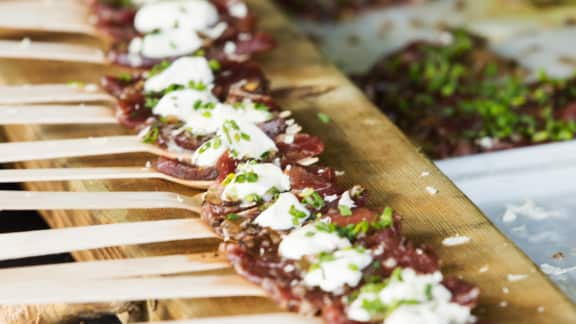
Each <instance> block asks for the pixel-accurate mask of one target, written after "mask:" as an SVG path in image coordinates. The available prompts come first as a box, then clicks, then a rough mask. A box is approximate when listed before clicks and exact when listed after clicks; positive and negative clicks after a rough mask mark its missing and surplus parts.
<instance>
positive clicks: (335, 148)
mask: <svg viewBox="0 0 576 324" xmlns="http://www.w3.org/2000/svg"><path fill="white" fill-rule="evenodd" d="M248 3H249V4H250V5H251V7H253V9H254V10H255V12H256V14H257V15H258V16H259V17H261V18H262V19H261V20H262V21H261V22H262V27H263V29H264V30H266V31H268V32H270V33H271V34H273V35H274V36H275V37H277V38H278V41H279V44H280V46H279V48H278V49H276V50H275V51H274V52H273V53H271V54H269V55H267V56H265V57H262V58H261V59H260V63H261V64H262V65H263V66H264V68H265V70H266V73H267V75H268V76H269V77H270V79H271V81H272V86H273V88H274V89H275V94H276V98H277V99H278V100H279V102H280V103H281V104H282V105H283V106H285V107H286V108H287V109H291V110H293V111H294V113H295V118H296V119H297V120H298V121H299V122H300V123H301V124H302V126H303V127H304V128H305V129H308V130H310V131H311V133H313V134H315V135H319V136H321V137H322V138H323V139H324V140H325V142H326V146H327V151H326V153H325V154H324V155H323V157H322V160H323V161H325V162H326V163H327V164H330V165H332V166H334V167H335V168H336V169H342V170H347V172H346V174H345V175H344V176H343V178H342V181H343V182H344V183H345V184H352V183H362V184H364V185H365V186H366V188H367V189H368V190H369V191H370V192H372V195H371V197H372V200H371V201H370V202H369V204H370V205H391V206H392V207H393V208H394V209H396V210H397V211H398V212H399V213H400V214H402V215H404V218H405V222H404V224H405V229H404V231H405V232H406V233H407V235H408V236H409V237H411V238H413V239H414V240H416V241H417V242H427V243H429V244H431V245H433V246H434V247H435V248H437V250H438V252H439V254H440V257H441V259H442V260H443V262H444V263H443V269H444V270H445V272H446V273H447V274H448V275H458V276H461V277H462V278H464V279H467V280H470V281H472V282H474V283H475V284H477V285H478V286H479V287H480V289H481V291H482V295H481V299H480V306H479V308H478V313H479V315H480V317H481V318H482V319H484V320H486V321H487V322H496V323H511V322H522V323H567V322H575V321H576V309H575V308H574V305H573V304H572V303H571V302H570V301H569V300H568V299H567V298H566V297H565V295H564V294H562V293H561V292H560V291H559V290H557V289H556V288H555V286H554V285H553V284H552V283H551V282H550V281H549V280H548V279H547V278H546V276H545V275H543V274H542V273H541V272H540V271H539V270H538V268H537V267H536V266H535V265H534V264H533V263H532V262H531V261H530V260H529V259H528V258H527V257H526V256H525V255H524V254H522V253H521V252H520V251H519V249H518V248H516V247H515V246H514V245H513V244H512V243H511V242H510V241H509V240H508V239H506V238H505V236H504V235H502V234H501V233H500V232H499V231H498V230H497V229H496V228H495V227H494V226H493V225H492V223H491V222H490V221H488V220H487V219H486V218H485V217H484V216H483V215H482V213H481V212H480V211H479V210H478V209H477V208H476V207H475V206H474V205H473V204H472V203H470V201H469V200H468V199H467V198H466V197H465V196H464V195H463V194H462V193H461V192H460V191H459V190H458V189H456V187H455V186H454V185H453V184H452V183H451V181H450V180H449V179H448V178H446V177H445V176H444V175H442V174H441V173H440V172H439V171H438V170H437V169H436V167H435V166H434V164H432V163H431V162H430V161H428V160H427V159H425V158H424V157H423V156H422V155H421V154H420V153H419V152H418V151H417V150H416V148H414V147H413V146H412V145H411V144H410V143H409V142H408V140H407V139H406V138H405V136H404V135H402V134H401V132H400V131H399V130H398V129H397V128H396V127H395V126H394V125H392V124H391V123H390V122H389V121H388V120H387V119H386V117H384V116H383V115H382V114H381V113H380V112H379V111H378V110H377V109H376V108H375V107H374V106H373V105H372V104H370V103H369V101H368V100H367V99H366V98H365V97H364V96H363V95H362V94H361V93H360V91H359V90H358V89H356V88H355V87H354V86H352V84H351V83H350V82H349V81H348V80H347V79H346V78H345V77H344V76H343V75H342V74H341V73H340V72H339V71H338V70H337V69H336V68H335V67H334V66H332V65H331V64H330V63H328V62H327V61H326V60H325V59H324V58H323V57H322V56H321V55H319V53H318V52H317V51H316V50H315V48H314V47H313V46H312V44H311V43H310V42H308V41H307V40H306V38H305V37H304V36H303V35H302V34H300V33H298V32H296V31H295V29H294V28H293V27H291V25H290V23H289V22H288V20H287V19H286V18H285V17H284V16H282V15H281V14H280V13H279V11H278V10H277V9H276V8H275V7H273V6H272V5H271V4H270V3H269V2H265V1H261V0H251V1H248ZM69 40H70V41H74V42H76V41H77V39H73V38H70V39H69ZM21 63H25V64H14V62H9V61H4V62H2V63H1V64H0V73H1V74H0V75H2V78H3V80H2V81H3V82H4V83H6V84H21V83H25V82H33V83H39V82H67V81H70V80H78V81H83V82H95V81H96V80H97V76H99V75H101V74H102V73H103V72H105V71H104V69H102V67H97V66H92V67H86V66H85V65H73V64H66V65H64V64H56V63H53V64H52V63H51V64H48V63H40V62H21ZM318 112H323V113H326V114H328V115H329V116H330V117H331V119H332V121H331V122H330V123H329V124H324V123H322V122H321V121H319V120H318V119H317V118H316V116H317V113H318ZM125 132H126V131H125V130H123V129H122V128H120V127H119V126H110V127H101V126H98V127H96V126H74V127H71V126H10V127H5V134H6V136H7V138H8V139H9V140H11V141H30V140H38V139H56V138H73V137H89V136H92V137H95V136H101V135H113V134H121V133H125ZM149 158H150V157H149V156H146V155H139V154H134V155H132V154H130V155H122V156H120V155H119V156H113V157H93V158H82V159H80V158H78V159H65V160H55V161H35V162H28V163H24V164H21V165H20V166H23V167H28V168H36V167H63V166H68V167H81V166H94V165H98V166H110V165H114V166H120V165H134V163H141V165H143V166H144V165H145V164H146V161H147V160H148V159H149ZM423 172H429V173H430V174H429V175H428V176H425V177H423V176H422V173H423ZM429 186H432V187H434V188H436V189H437V190H438V193H437V194H435V195H432V194H430V193H429V191H428V190H426V188H427V187H429ZM26 187H27V188H29V189H32V190H69V191H108V190H109V191H126V190H132V191H136V190H142V191H147V190H154V191H175V192H179V193H181V194H184V195H188V194H190V195H192V194H194V193H197V192H196V191H193V190H191V189H186V188H183V187H181V186H178V185H175V184H170V183H166V182H163V181H151V180H150V181H141V180H129V181H85V182H66V183H64V182H62V183H56V182H52V183H30V184H26ZM43 215H44V217H45V218H46V219H47V220H48V221H49V223H50V224H51V225H52V226H53V227H65V226H78V225H87V224H102V223H111V222H126V221H141V220H152V219H167V218H177V217H189V216H190V215H189V214H187V213H186V212H183V211H173V210H154V211H151V210H130V211H84V212H68V211H66V212H65V211H57V212H43ZM126 235H130V233H126ZM454 235H461V236H467V237H469V238H470V242H469V243H468V244H464V245H459V246H452V247H443V245H442V241H443V240H444V239H446V238H447V237H451V236H454ZM216 243H217V242H215V241H209V240H207V241H204V242H200V243H199V242H198V241H195V242H194V243H191V242H178V243H164V244H149V245H144V246H128V247H118V248H109V249H101V250H94V251H81V252H78V253H75V256H76V257H77V258H78V259H79V260H92V259H112V258H127V257H143V256H151V255H165V254H174V253H190V252H199V251H214V250H215V248H216ZM496 251H497V253H495V252H496ZM510 275H523V276H525V277H523V280H518V281H516V280H512V281H510V280H509V278H510ZM504 287H507V288H508V289H509V290H510V291H509V293H507V294H505V293H503V288H504ZM147 305H148V306H149V307H147V312H146V314H145V315H146V316H144V317H149V318H150V319H156V320H158V319H163V320H165V319H181V318H191V317H204V316H225V315H230V314H246V313H262V312H271V311H279V309H278V308H277V307H276V306H274V305H273V303H272V302H270V301H267V300H265V299H262V298H222V299H201V300H183V299H176V300H162V301H158V302H155V301H149V302H148V303H147ZM303 322H306V319H303Z"/></svg>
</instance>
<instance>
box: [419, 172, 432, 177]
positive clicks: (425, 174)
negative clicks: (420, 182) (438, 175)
mask: <svg viewBox="0 0 576 324" xmlns="http://www.w3.org/2000/svg"><path fill="white" fill-rule="evenodd" d="M429 175H430V172H428V171H422V173H420V176H421V177H427V176H429Z"/></svg>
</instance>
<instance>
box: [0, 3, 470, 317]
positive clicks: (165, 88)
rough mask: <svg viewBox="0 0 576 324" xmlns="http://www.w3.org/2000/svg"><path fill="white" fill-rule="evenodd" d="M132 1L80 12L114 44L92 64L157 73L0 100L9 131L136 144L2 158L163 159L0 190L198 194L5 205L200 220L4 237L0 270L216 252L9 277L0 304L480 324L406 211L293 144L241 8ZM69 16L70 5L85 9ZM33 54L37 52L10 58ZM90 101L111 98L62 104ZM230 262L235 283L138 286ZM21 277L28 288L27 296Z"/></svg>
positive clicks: (16, 147)
mask: <svg viewBox="0 0 576 324" xmlns="http://www.w3.org/2000/svg"><path fill="white" fill-rule="evenodd" d="M142 2H146V3H140V1H134V2H130V3H128V4H127V3H126V2H125V1H119V2H114V1H94V2H90V3H89V5H88V7H87V8H90V10H91V11H92V13H93V14H94V17H96V18H94V22H93V23H94V25H95V26H97V27H96V28H97V29H96V30H98V33H99V34H101V33H103V32H104V33H105V35H107V36H106V37H108V38H109V39H111V40H112V46H111V47H110V51H109V52H108V54H107V55H105V56H102V57H101V58H102V61H100V62H102V63H103V62H104V60H105V61H106V62H111V63H115V64H121V65H127V66H131V67H143V68H148V67H151V69H150V70H147V71H136V72H132V73H129V74H120V75H116V76H108V77H105V78H103V81H102V84H101V86H100V87H96V86H92V85H88V86H86V85H78V84H75V85H73V86H70V85H46V86H27V87H25V88H22V87H5V88H3V89H2V90H0V93H3V94H5V95H3V96H2V99H1V100H2V102H1V103H2V104H4V105H6V106H4V107H1V108H0V115H1V116H5V117H6V121H7V122H6V124H9V123H19V124H21V123H43V122H45V123H57V124H61V123H66V122H69V123H72V124H78V123H86V124H92V123H95V122H96V123H116V122H118V123H120V124H121V125H122V126H124V127H127V128H130V129H134V130H135V131H137V132H138V135H132V136H119V137H104V138H86V139H70V140H58V141H40V142H26V143H2V144H0V161H1V162H21V161H26V160H35V159H53V158H62V157H76V156H90V155H107V154H118V153H130V152H148V153H152V154H154V155H156V156H157V157H158V158H157V160H156V161H155V162H154V163H151V164H150V165H148V166H147V167H145V168H142V167H136V168H90V169H35V170H12V169H8V170H2V172H1V173H0V179H1V180H0V181H5V182H15V181H16V182H20V181H52V180H73V179H110V178H114V179H118V178H162V179H165V180H168V181H173V182H176V183H180V184H183V185H188V186H190V187H194V188H198V189H206V190H207V191H206V192H205V193H204V194H202V195H199V196H193V197H187V196H183V195H179V194H177V193H164V192H100V193H97V192H59V193H57V192H1V193H0V200H1V201H0V204H1V206H2V207H1V208H2V209H3V210H25V209H32V210H36V209H127V208H176V209H184V210H189V211H191V212H194V213H197V214H199V215H200V219H195V218H191V219H177V220H162V221H150V222H144V223H127V224H110V225H99V226H90V227H78V228H69V229H58V230H47V231H38V232H26V233H14V234H3V235H0V242H2V243H4V244H0V259H3V260H6V259H13V258H20V257H28V256H35V255H44V254H51V253H59V252H67V251H73V250H81V249H92V248H100V247H108V246H116V245H125V244H139V243H151V242H162V241H174V240H185V239H205V238H219V239H221V240H222V244H221V248H220V250H221V251H222V252H223V253H222V255H216V256H214V255H212V254H210V255H206V254H203V255H193V256H168V257H157V258H147V259H132V260H124V261H114V262H110V261H107V262H98V263H87V264H71V265H64V266H62V265H59V266H42V267H39V268H28V269H17V270H16V269H8V270H2V271H0V281H1V282H3V288H4V289H5V290H6V291H8V292H9V293H5V294H3V297H0V298H1V299H0V304H4V305H7V304H30V303H32V304H35V303H40V304H42V303H55V302H71V303H79V302H95V301H107V300H135V299H146V298H172V297H189V298H207V297H224V296H259V297H261V296H269V297H271V298H273V299H274V300H275V301H276V302H277V303H278V304H279V305H281V306H282V307H284V308H285V309H287V310H290V311H294V312H299V313H301V314H305V315H321V316H322V317H323V319H324V320H325V321H326V322H327V323H354V322H370V323H371V322H383V321H384V322H385V323H406V322H438V323H455V324H456V323H469V322H473V321H475V318H474V316H472V315H471V310H472V308H473V307H474V306H475V304H476V302H477V298H478V295H479V291H478V289H477V288H476V287H474V286H473V285H471V284H469V283H466V282H464V281H462V280H460V279H456V278H444V277H443V275H442V273H441V271H440V268H439V260H438V258H437V256H436V255H435V253H434V252H433V251H432V250H431V249H430V248H427V247H420V246H416V245H414V244H413V243H411V242H410V241H408V240H407V239H406V238H405V237H404V236H403V235H402V233H401V230H400V216H399V215H397V214H395V213H394V212H393V210H392V209H391V208H389V207H386V208H381V209H371V208H368V207H366V206H365V204H366V200H367V193H366V191H365V190H364V188H363V187H361V186H353V187H351V188H348V189H344V188H341V187H340V186H339V185H338V183H337V173H338V172H336V171H335V170H333V169H332V168H330V167H325V166H320V165H318V155H320V154H321V153H322V151H323V150H324V144H323V142H322V141H321V140H320V139H319V138H317V137H315V136H312V135H309V134H306V133H302V128H301V127H300V126H299V125H298V124H297V123H296V121H295V120H294V119H292V118H291V114H290V112H289V111H286V110H283V109H282V108H281V107H279V106H278V105H277V104H276V103H275V101H274V100H273V98H272V97H271V95H270V90H269V86H268V81H267V80H266V77H265V76H264V74H263V73H262V71H261V70H260V68H259V67H258V66H257V65H256V64H254V63H251V62H250V61H249V58H250V57H251V56H252V55H254V54H256V53H258V52H262V51H267V50H270V49H271V48H272V46H273V41H272V40H271V38H270V37H269V36H266V35H264V34H262V33H260V32H257V31H256V28H255V22H254V17H253V15H252V14H251V13H250V12H249V10H248V8H247V7H246V5H245V4H244V3H243V2H242V1H238V0H211V1H206V0H188V1H184V0H179V1H169V2H162V1H158V2H156V1H142ZM70 5H71V6H74V8H76V9H74V10H80V9H78V8H79V7H78V6H79V4H78V3H71V4H70ZM86 30H88V29H86ZM26 46H31V44H24V45H22V44H21V46H20V48H19V49H18V51H20V50H22V47H26ZM0 51H1V50H0ZM76 58H77V57H76ZM92 62H94V61H92ZM92 100H94V101H98V102H101V101H104V102H106V103H107V105H105V106H101V105H92V104H89V105H84V106H82V107H78V106H77V105H73V104H71V103H72V102H78V101H80V102H84V103H89V102H90V101H92ZM56 102H57V103H58V105H55V103H56ZM8 104H10V106H7V105H8ZM14 104H19V105H14ZM24 104H26V105H28V104H35V105H36V106H26V105H24ZM38 104H40V106H38ZM109 106H114V107H115V109H111V108H110V107H109ZM39 112H41V113H42V114H41V115H39ZM126 233H131V235H128V236H127V235H126ZM184 258H185V259H184ZM166 263H168V264H169V265H170V266H167V265H166ZM136 265H138V266H136ZM229 267H233V268H234V269H235V270H236V272H237V273H238V274H239V276H238V275H213V276H205V275H204V276H186V277H168V278H132V277H139V276H144V275H160V274H173V273H181V272H201V271H207V270H214V269H224V268H229ZM71 271H72V272H74V277H75V278H72V279H71V280H70V281H69V285H66V286H65V287H61V285H62V283H61V282H58V281H57V280H56V279H61V278H63V277H65V276H67V274H69V273H70V272H71ZM15 276H16V277H17V278H18V282H14V278H15ZM126 277H130V278H128V279H119V278H126ZM242 277H243V278H242ZM24 279H27V282H28V283H29V282H34V283H35V285H34V286H33V287H31V286H29V285H28V286H25V287H24V286H23V285H21V284H20V282H22V280H24ZM245 279H248V281H250V282H251V283H249V282H247V281H246V280H245ZM4 283H5V285H4ZM258 286H260V287H258ZM151 287H153V289H151ZM55 290H57V291H58V294H54V293H53V292H54V291H55ZM281 316H283V315H281ZM262 318H263V320H266V319H270V317H262ZM279 318H280V319H284V320H286V322H290V321H292V322H293V321H294V320H295V319H294V318H293V317H289V316H288V317H279ZM277 319H278V318H277ZM249 320H254V318H250V319H249ZM303 320H304V319H302V321H303Z"/></svg>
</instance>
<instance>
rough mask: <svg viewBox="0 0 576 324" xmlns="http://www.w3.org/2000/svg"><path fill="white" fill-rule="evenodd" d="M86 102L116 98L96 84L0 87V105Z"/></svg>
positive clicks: (108, 101)
mask: <svg viewBox="0 0 576 324" xmlns="http://www.w3.org/2000/svg"><path fill="white" fill-rule="evenodd" d="M88 102H107V103H115V102H116V99H115V98H114V97H112V96H111V95H109V94H107V93H106V92H104V91H102V90H101V89H100V88H99V87H98V86H96V85H84V86H82V85H79V84H71V85H68V84H40V85H32V84H28V85H18V86H1V87H0V105H15V104H20V105H22V104H56V103H88Z"/></svg>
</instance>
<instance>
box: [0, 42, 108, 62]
mask: <svg viewBox="0 0 576 324" xmlns="http://www.w3.org/2000/svg"><path fill="white" fill-rule="evenodd" d="M0 58H4V59H18V60H47V61H59V62H78V63H91V64H107V63H108V60H107V59H106V54H105V53H104V51H103V50H102V49H99V48H95V47H93V46H87V45H77V44H63V43H54V42H41V41H33V42H31V41H30V40H28V39H23V40H22V41H13V40H0Z"/></svg>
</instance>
